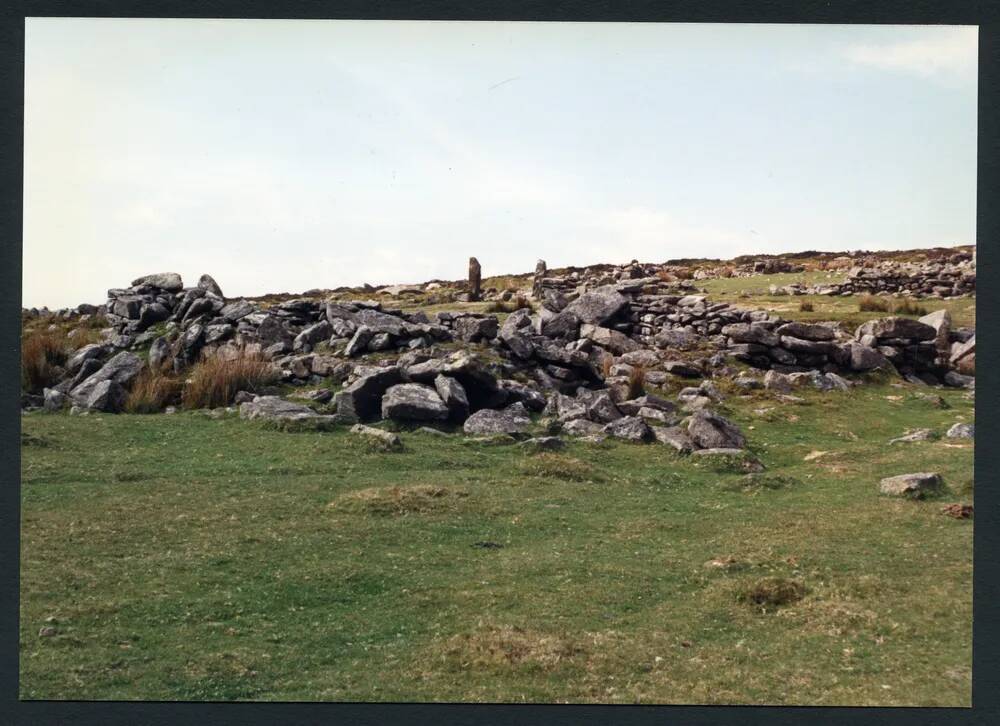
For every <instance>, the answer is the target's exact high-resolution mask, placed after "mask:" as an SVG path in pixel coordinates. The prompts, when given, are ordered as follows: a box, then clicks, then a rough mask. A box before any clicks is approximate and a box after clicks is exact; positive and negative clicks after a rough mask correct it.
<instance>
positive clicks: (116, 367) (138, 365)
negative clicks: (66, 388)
mask: <svg viewBox="0 0 1000 726" xmlns="http://www.w3.org/2000/svg"><path fill="white" fill-rule="evenodd" d="M144 365H145V364H144V363H143V362H142V358H140V357H139V356H137V355H136V354H135V353H130V352H129V351H127V350H123V351H122V352H121V353H119V354H118V355H116V356H113V357H112V358H110V359H109V360H108V362H107V363H105V364H104V365H103V366H101V367H100V369H98V370H97V371H96V372H95V373H93V374H91V375H90V376H88V377H87V379H86V380H84V381H82V382H81V383H79V384H78V385H77V386H76V387H74V388H73V389H72V390H71V391H70V397H71V398H73V400H74V401H76V402H77V403H79V404H81V405H83V406H88V407H90V403H89V401H90V399H91V398H92V397H93V394H94V391H95V390H96V389H97V387H98V385H100V384H101V383H103V382H105V381H113V382H114V383H116V384H117V385H118V386H119V387H121V388H122V390H123V391H124V390H125V389H127V388H128V386H129V385H131V383H132V381H133V380H135V378H136V376H138V375H139V372H140V371H141V370H142V368H143V366H144ZM101 390H102V391H104V393H105V395H107V396H109V398H108V399H107V401H109V402H113V401H115V400H116V396H118V391H117V389H110V390H109V389H108V387H107V386H105V387H103V388H102V389H101ZM102 405H104V404H102ZM100 410H111V409H109V408H101V409H100Z"/></svg>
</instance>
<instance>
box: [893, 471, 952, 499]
mask: <svg viewBox="0 0 1000 726" xmlns="http://www.w3.org/2000/svg"><path fill="white" fill-rule="evenodd" d="M943 486H944V482H943V481H942V480H941V475H940V474H935V473H930V472H918V473H916V474H900V475H899V476H889V477H886V478H885V479H883V480H882V481H880V482H879V486H878V489H879V492H880V493H882V494H885V495H886V496H890V497H906V498H908V499H923V498H924V497H925V496H927V495H928V494H934V493H937V492H939V491H941V489H942V487H943Z"/></svg>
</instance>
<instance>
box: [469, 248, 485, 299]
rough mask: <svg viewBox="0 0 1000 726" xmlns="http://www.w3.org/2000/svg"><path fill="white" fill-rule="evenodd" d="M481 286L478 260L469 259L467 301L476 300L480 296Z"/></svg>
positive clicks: (480, 271)
mask: <svg viewBox="0 0 1000 726" xmlns="http://www.w3.org/2000/svg"><path fill="white" fill-rule="evenodd" d="M482 284H483V270H482V267H480V266H479V260H477V259H476V258H475V257H470V258H469V300H470V301H473V300H478V299H479V297H480V295H481V288H482Z"/></svg>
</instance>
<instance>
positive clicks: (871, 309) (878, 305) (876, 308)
mask: <svg viewBox="0 0 1000 726" xmlns="http://www.w3.org/2000/svg"><path fill="white" fill-rule="evenodd" d="M858 311H860V312H862V313H887V312H889V300H888V299H886V298H884V297H876V296H875V295H862V296H861V298H860V299H859V300H858Z"/></svg>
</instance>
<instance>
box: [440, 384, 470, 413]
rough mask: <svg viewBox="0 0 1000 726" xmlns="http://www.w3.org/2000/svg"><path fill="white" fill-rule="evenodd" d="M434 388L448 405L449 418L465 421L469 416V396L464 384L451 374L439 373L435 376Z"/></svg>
mask: <svg viewBox="0 0 1000 726" xmlns="http://www.w3.org/2000/svg"><path fill="white" fill-rule="evenodd" d="M434 389H435V390H436V391H437V394H438V396H440V397H441V400H442V401H444V405H445V406H447V407H448V418H450V419H451V420H452V421H464V420H465V419H466V418H468V417H469V397H468V396H467V395H466V394H465V388H463V387H462V384H461V383H459V382H458V381H456V380H455V379H454V378H451V377H450V376H442V375H440V374H439V375H438V376H437V377H435V378H434Z"/></svg>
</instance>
